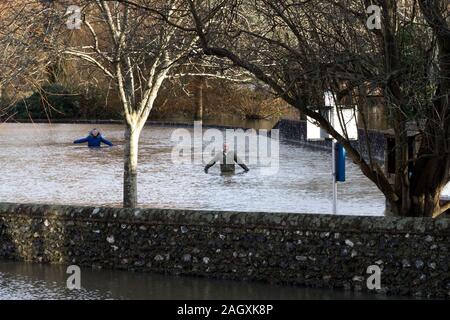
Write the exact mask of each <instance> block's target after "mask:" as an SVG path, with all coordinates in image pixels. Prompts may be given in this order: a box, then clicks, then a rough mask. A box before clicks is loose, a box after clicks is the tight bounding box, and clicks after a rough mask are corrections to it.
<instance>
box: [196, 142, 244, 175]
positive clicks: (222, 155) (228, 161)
mask: <svg viewBox="0 0 450 320" xmlns="http://www.w3.org/2000/svg"><path fill="white" fill-rule="evenodd" d="M216 162H219V163H220V171H221V172H222V173H225V172H234V169H235V164H234V163H235V162H236V163H237V164H238V165H239V166H240V167H241V168H242V169H244V170H245V172H248V171H249V168H248V167H247V166H246V165H245V163H244V162H243V161H242V160H241V159H240V158H239V157H238V156H237V155H236V153H234V152H233V151H229V150H228V145H227V144H226V143H224V144H223V151H222V152H219V153H218V154H216V156H215V157H214V158H212V160H211V161H210V162H209V163H208V164H207V165H206V166H205V173H208V170H209V168H211V167H212V166H213V165H214V164H215V163H216Z"/></svg>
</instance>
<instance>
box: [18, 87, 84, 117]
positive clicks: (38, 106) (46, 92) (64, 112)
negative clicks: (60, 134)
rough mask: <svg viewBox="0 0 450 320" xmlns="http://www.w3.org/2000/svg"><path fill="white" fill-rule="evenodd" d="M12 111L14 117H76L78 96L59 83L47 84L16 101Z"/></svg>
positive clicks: (77, 113) (77, 114) (78, 106)
mask: <svg viewBox="0 0 450 320" xmlns="http://www.w3.org/2000/svg"><path fill="white" fill-rule="evenodd" d="M13 112H14V113H15V116H14V117H15V118H16V119H29V118H32V119H47V118H49V119H76V118H78V117H79V113H80V96H79V95H77V94H74V93H71V92H70V91H69V90H67V89H66V88H65V87H63V86H62V85H60V84H48V85H44V86H43V87H42V88H41V89H40V90H39V91H36V92H34V93H33V94H32V95H31V96H29V97H28V98H25V99H23V100H21V101H20V102H18V103H17V104H16V105H15V106H14V109H13Z"/></svg>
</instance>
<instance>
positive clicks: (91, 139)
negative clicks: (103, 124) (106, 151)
mask: <svg viewBox="0 0 450 320" xmlns="http://www.w3.org/2000/svg"><path fill="white" fill-rule="evenodd" d="M85 142H87V143H88V147H90V148H99V147H100V144H101V143H102V142H103V143H104V144H106V145H108V146H110V147H112V146H113V144H112V143H111V142H110V141H108V140H106V139H105V138H103V137H102V135H101V134H100V131H98V130H97V129H96V128H95V129H92V131H91V132H89V135H88V136H87V137H86V138H82V139H78V140H75V141H74V142H73V143H85Z"/></svg>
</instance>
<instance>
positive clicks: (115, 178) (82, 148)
mask: <svg viewBox="0 0 450 320" xmlns="http://www.w3.org/2000/svg"><path fill="white" fill-rule="evenodd" d="M92 126H93V125H86V124H10V123H6V124H0V177H1V184H0V201H2V202H25V203H56V204H79V205H104V206H120V205H121V201H122V180H123V143H124V138H123V136H124V131H123V129H124V128H123V126H122V125H100V126H99V128H100V130H101V131H102V132H103V133H104V136H105V137H106V138H108V139H109V140H111V141H112V142H113V143H114V144H115V145H116V146H114V147H112V148H99V149H98V148H97V149H90V148H88V147H87V146H86V145H74V144H73V143H72V141H73V140H74V139H76V138H80V137H84V136H86V135H87V133H88V131H89V130H90V129H91V128H92ZM176 129H177V128H175V127H162V126H147V127H145V129H144V130H143V132H142V135H141V139H140V153H139V170H138V191H139V196H138V201H139V205H140V206H141V207H158V208H187V209H200V210H237V211H267V212H293V213H330V211H331V198H332V194H331V192H332V189H331V174H330V172H331V155H330V153H329V152H326V151H317V150H312V149H309V148H306V147H301V146H299V145H297V144H293V143H289V142H285V141H281V143H280V146H279V169H278V171H277V172H276V173H275V174H272V175H265V174H262V172H261V170H260V168H259V166H258V165H250V172H248V173H246V174H242V173H241V172H240V171H241V169H240V168H239V169H237V173H239V174H235V175H231V176H222V175H220V172H219V168H218V167H219V166H218V165H216V166H214V167H213V168H211V169H210V173H209V174H205V173H204V172H203V165H202V164H196V163H174V162H173V161H172V158H171V156H172V150H173V148H174V145H175V143H174V142H172V141H171V135H172V133H173V132H174V130H176ZM187 130H188V131H189V132H192V128H188V129H187ZM241 156H243V155H241ZM346 171H347V181H346V182H344V183H340V184H339V186H338V213H339V214H351V215H355V214H356V215H382V214H383V213H384V208H385V204H384V197H383V195H382V194H381V192H380V191H379V190H378V189H377V188H376V186H375V185H374V184H373V183H371V182H370V181H369V180H368V179H367V178H366V177H364V176H363V174H362V173H361V172H360V170H359V168H358V167H356V166H355V165H354V164H353V163H351V162H350V161H347V168H346Z"/></svg>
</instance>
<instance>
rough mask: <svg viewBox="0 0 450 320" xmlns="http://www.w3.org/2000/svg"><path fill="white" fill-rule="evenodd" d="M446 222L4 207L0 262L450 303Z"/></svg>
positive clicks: (0, 217)
mask: <svg viewBox="0 0 450 320" xmlns="http://www.w3.org/2000/svg"><path fill="white" fill-rule="evenodd" d="M449 235H450V225H449V220H447V219H434V220H433V219H428V218H394V217H369V216H332V215H313V214H284V213H277V214H273V213H270V214H269V213H243V212H211V211H189V210H168V209H135V210H130V209H120V208H93V207H72V206H50V205H26V204H8V203H0V257H2V258H9V259H17V260H26V261H33V262H42V263H55V264H66V265H69V264H77V265H79V266H92V267H94V268H115V269H124V270H133V271H145V272H147V271H151V272H160V273H169V274H190V275H198V276H208V277H217V278H225V279H241V280H263V281H271V282H282V283H290V284H298V285H303V286H311V287H323V288H344V289H348V290H363V291H367V287H366V279H367V277H368V276H369V275H368V274H367V273H366V272H367V267H368V266H370V265H378V266H380V268H381V269H382V274H381V287H382V288H381V291H382V292H383V293H387V294H394V295H416V296H433V297H444V298H449V297H450V272H449V262H450V259H449V258H450V254H449V248H450V246H449V245H450V243H449Z"/></svg>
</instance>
